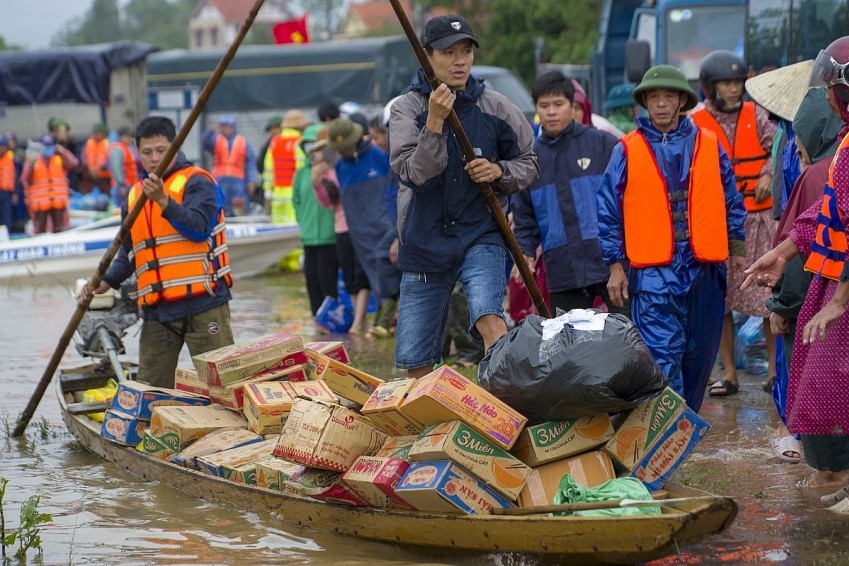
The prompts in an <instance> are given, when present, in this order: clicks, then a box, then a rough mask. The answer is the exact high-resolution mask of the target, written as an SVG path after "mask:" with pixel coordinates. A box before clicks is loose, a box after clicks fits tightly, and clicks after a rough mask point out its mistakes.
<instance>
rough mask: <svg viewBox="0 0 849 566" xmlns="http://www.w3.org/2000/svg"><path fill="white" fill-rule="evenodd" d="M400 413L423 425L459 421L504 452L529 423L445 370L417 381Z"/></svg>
mask: <svg viewBox="0 0 849 566" xmlns="http://www.w3.org/2000/svg"><path fill="white" fill-rule="evenodd" d="M401 411H403V412H404V414H406V415H407V416H409V417H411V418H413V419H415V420H416V421H418V422H420V423H422V424H437V423H442V422H447V421H453V420H457V419H459V420H461V421H463V422H464V423H466V424H468V425H469V426H471V427H472V428H473V429H475V430H476V431H478V432H479V433H481V434H483V435H484V436H485V437H487V438H488V439H489V440H490V441H491V442H493V443H495V444H496V445H497V446H499V447H501V448H504V449H505V450H509V449H510V447H511V446H513V444H514V443H515V442H516V439H517V438H518V437H519V433H520V432H521V431H522V427H524V426H525V423H526V422H527V420H528V419H526V418H525V417H523V416H522V415H520V414H519V413H518V412H517V411H516V410H515V409H513V408H511V407H510V406H508V405H507V404H506V403H504V402H502V401H501V400H499V399H497V398H496V397H495V396H494V395H492V394H491V393H489V392H488V391H486V390H484V389H483V388H482V387H479V386H478V385H476V384H474V383H472V382H471V381H469V380H468V379H466V378H465V377H464V376H463V375H462V374H460V373H459V372H457V371H456V370H454V369H452V368H450V367H448V366H442V367H441V368H439V369H437V370H436V371H433V372H431V373H429V374H427V375H426V376H424V377H422V378H420V379H419V380H418V381H417V382H416V384H415V385H414V386H413V387H412V389H410V392H409V393H407V398H406V399H405V400H404V402H403V403H402V404H401Z"/></svg>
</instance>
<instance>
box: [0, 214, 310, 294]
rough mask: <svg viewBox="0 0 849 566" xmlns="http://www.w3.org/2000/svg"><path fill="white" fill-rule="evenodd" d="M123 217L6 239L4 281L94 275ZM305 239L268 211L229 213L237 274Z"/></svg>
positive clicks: (0, 259)
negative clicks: (261, 214)
mask: <svg viewBox="0 0 849 566" xmlns="http://www.w3.org/2000/svg"><path fill="white" fill-rule="evenodd" d="M120 225H121V219H120V218H118V217H111V218H104V219H103V220H98V221H96V222H92V223H90V224H86V225H84V226H79V227H77V228H72V229H70V230H66V231H64V232H59V233H58V234H39V235H37V236H31V237H28V238H21V239H15V240H9V241H5V242H0V283H5V284H10V283H18V284H26V285H32V284H44V283H54V284H58V285H63V286H72V285H73V284H74V282H75V281H76V280H77V279H79V278H84V277H91V276H92V275H94V271H95V269H96V268H97V264H98V262H99V261H100V258H101V257H102V256H103V254H104V253H105V252H106V249H107V248H108V247H109V245H110V244H111V243H112V241H113V240H114V239H115V235H116V234H117V233H118V228H119V226H120ZM299 245H300V235H299V231H298V226H297V225H296V224H283V225H277V224H271V222H270V221H269V219H268V218H267V217H256V216H254V217H250V216H249V217H236V218H228V219H227V246H228V248H229V250H230V265H231V267H232V270H233V274H234V276H236V277H247V276H250V275H254V274H256V273H259V272H261V271H263V270H264V269H266V268H267V267H268V266H270V265H272V264H273V263H274V262H275V261H278V260H279V259H280V258H282V257H283V256H284V255H286V254H287V253H289V252H290V251H291V250H293V249H294V248H296V247H298V246H299Z"/></svg>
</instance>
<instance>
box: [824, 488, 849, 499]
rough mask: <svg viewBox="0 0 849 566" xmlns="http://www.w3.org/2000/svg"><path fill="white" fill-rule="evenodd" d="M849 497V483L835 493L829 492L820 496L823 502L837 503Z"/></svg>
mask: <svg viewBox="0 0 849 566" xmlns="http://www.w3.org/2000/svg"><path fill="white" fill-rule="evenodd" d="M847 497H849V485H844V486H843V487H841V488H840V489H838V490H837V491H835V492H834V493H829V494H828V495H823V496H822V497H820V499H821V500H822V502H823V503H837V502H838V501H841V500H843V499H846V498H847Z"/></svg>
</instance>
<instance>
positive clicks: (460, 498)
mask: <svg viewBox="0 0 849 566" xmlns="http://www.w3.org/2000/svg"><path fill="white" fill-rule="evenodd" d="M395 494H396V495H397V496H398V497H400V498H401V499H403V500H404V501H406V502H407V503H409V504H410V505H412V506H413V507H414V508H416V509H418V510H419V511H432V512H435V513H467V514H469V515H477V514H483V515H486V514H489V512H490V511H491V510H492V509H493V508H496V507H498V508H502V509H506V508H508V507H515V506H514V505H513V503H511V502H510V501H508V500H506V499H504V498H503V497H501V496H500V495H498V493H496V492H495V491H493V490H491V489H490V488H488V487H487V486H486V484H484V483H483V482H482V481H481V480H479V479H478V478H476V477H474V476H473V475H472V474H470V473H469V472H468V471H466V470H464V469H463V468H462V467H461V466H458V465H457V464H455V463H454V462H452V461H450V460H442V461H436V462H414V463H412V464H410V467H409V468H408V469H407V473H405V474H404V477H403V478H401V481H400V482H399V483H398V485H397V486H396V487H395Z"/></svg>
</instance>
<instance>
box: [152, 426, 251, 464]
mask: <svg viewBox="0 0 849 566" xmlns="http://www.w3.org/2000/svg"><path fill="white" fill-rule="evenodd" d="M255 442H262V437H261V436H260V435H258V434H255V433H253V432H251V431H249V430H246V429H244V428H222V429H219V430H216V431H213V432H210V433H209V434H207V435H206V436H204V437H203V438H200V439H198V440H196V441H194V442H192V443H191V444H190V445H189V446H187V447H186V448H185V449H183V450H182V451H180V452H178V453H177V454H174V455H173V456H171V457H170V458H169V459H168V460H169V461H171V462H173V463H175V464H179V465H181V466H184V467H186V468H194V469H197V462H196V461H195V458H197V457H199V456H208V455H210V454H215V453H216V452H222V451H224V450H230V449H231V448H238V447H239V446H246V445H248V444H253V443H255Z"/></svg>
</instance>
